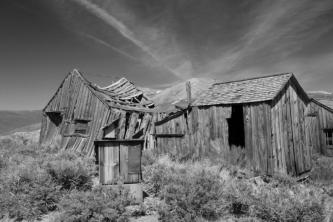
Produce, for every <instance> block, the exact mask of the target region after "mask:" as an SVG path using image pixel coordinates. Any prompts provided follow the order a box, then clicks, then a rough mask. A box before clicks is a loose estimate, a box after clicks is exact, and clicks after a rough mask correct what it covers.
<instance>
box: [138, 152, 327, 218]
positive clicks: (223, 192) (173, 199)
mask: <svg viewBox="0 0 333 222" xmlns="http://www.w3.org/2000/svg"><path fill="white" fill-rule="evenodd" d="M216 169H219V170H218V171H216ZM227 169H229V168H227ZM237 169H238V168H237ZM219 172H223V175H221V173H219ZM226 172H228V171H225V170H224V168H222V169H221V168H220V167H217V168H216V167H214V166H211V165H209V164H207V163H204V162H197V163H193V162H191V163H182V164H180V163H177V162H172V161H170V159H168V158H165V157H163V158H160V159H159V160H157V161H156V163H155V164H153V165H151V166H147V167H145V170H144V172H143V173H144V179H145V183H147V184H148V185H149V187H150V188H151V189H152V191H153V193H154V194H155V196H158V197H160V198H161V199H162V200H163V201H164V202H165V204H164V205H161V207H159V214H160V217H161V218H160V219H161V220H163V221H170V220H172V221H195V220H200V219H201V218H203V219H208V220H210V219H217V218H218V217H220V216H221V217H224V216H227V217H228V215H231V216H233V217H240V218H257V219H258V220H261V221H322V220H323V219H324V214H325V210H324V208H325V207H324V201H323V199H324V195H323V193H322V191H321V190H320V189H318V188H316V187H313V186H312V185H310V184H308V185H302V184H299V183H297V182H296V180H295V179H293V178H291V177H288V176H283V175H277V176H275V177H273V178H265V177H255V178H246V177H239V176H238V174H235V173H234V172H232V171H230V170H229V176H227V175H225V174H226ZM170 218H171V219H170Z"/></svg>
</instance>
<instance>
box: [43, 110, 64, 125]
mask: <svg viewBox="0 0 333 222" xmlns="http://www.w3.org/2000/svg"><path fill="white" fill-rule="evenodd" d="M46 115H47V116H48V117H49V118H50V120H51V122H52V123H54V124H55V125H56V126H59V125H60V124H61V122H62V113H61V112H60V111H54V112H46Z"/></svg>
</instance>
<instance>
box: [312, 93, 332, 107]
mask: <svg viewBox="0 0 333 222" xmlns="http://www.w3.org/2000/svg"><path fill="white" fill-rule="evenodd" d="M308 95H309V96H310V98H313V99H315V100H317V101H319V102H321V103H322V104H324V105H326V106H328V107H330V108H332V109H333V93H331V92H326V91H310V92H308Z"/></svg>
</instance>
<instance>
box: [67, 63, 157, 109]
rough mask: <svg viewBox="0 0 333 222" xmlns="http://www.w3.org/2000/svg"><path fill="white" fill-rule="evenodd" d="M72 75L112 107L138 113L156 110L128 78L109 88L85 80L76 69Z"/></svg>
mask: <svg viewBox="0 0 333 222" xmlns="http://www.w3.org/2000/svg"><path fill="white" fill-rule="evenodd" d="M71 75H78V76H79V77H80V78H81V79H82V80H83V81H84V82H85V83H86V84H87V86H88V87H89V89H90V90H91V91H92V92H93V93H94V94H95V95H96V96H97V97H98V98H99V99H100V100H102V101H103V102H104V103H105V104H107V105H108V106H110V107H114V106H117V108H123V109H126V110H138V111H152V110H153V108H154V103H153V102H152V101H151V100H149V98H147V97H146V96H145V95H144V94H143V92H142V91H141V90H140V89H138V88H137V87H136V86H135V85H134V84H133V83H132V82H130V81H128V80H127V79H126V78H121V79H120V80H118V81H116V82H114V83H112V84H111V85H109V86H107V87H100V86H98V85H96V84H93V83H91V82H90V81H88V80H87V79H86V78H84V77H83V75H82V73H80V72H79V71H78V70H77V69H74V70H73V71H72V72H71Z"/></svg>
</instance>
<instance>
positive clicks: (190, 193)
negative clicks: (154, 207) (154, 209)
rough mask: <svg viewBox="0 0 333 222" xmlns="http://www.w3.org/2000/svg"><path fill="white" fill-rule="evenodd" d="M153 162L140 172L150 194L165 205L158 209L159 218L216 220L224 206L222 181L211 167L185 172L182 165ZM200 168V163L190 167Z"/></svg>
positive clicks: (164, 219)
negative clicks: (142, 172)
mask: <svg viewBox="0 0 333 222" xmlns="http://www.w3.org/2000/svg"><path fill="white" fill-rule="evenodd" d="M162 161H164V163H161V162H157V163H155V164H153V165H151V166H148V167H146V169H145V172H144V175H145V180H146V183H147V184H148V185H149V187H151V189H152V190H151V191H152V193H154V194H155V195H156V196H158V197H160V198H161V199H162V200H163V201H164V202H165V204H166V205H161V207H160V209H159V214H160V219H161V220H162V221H194V220H196V219H198V218H205V219H216V218H218V217H219V216H220V215H222V213H223V212H225V208H226V207H227V205H226V203H225V201H224V198H222V195H223V189H222V187H223V183H222V182H221V180H220V177H219V174H218V173H216V171H214V170H210V169H208V170H202V169H201V170H197V171H191V172H190V171H189V168H187V167H188V166H186V165H184V164H177V163H176V164H175V165H170V162H169V161H168V160H167V159H164V160H162ZM192 167H193V169H200V168H201V166H200V167H199V166H198V167H196V166H195V164H194V166H192Z"/></svg>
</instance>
